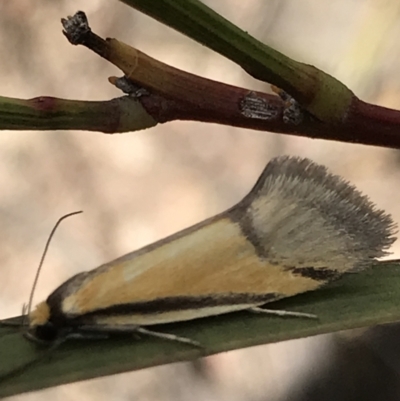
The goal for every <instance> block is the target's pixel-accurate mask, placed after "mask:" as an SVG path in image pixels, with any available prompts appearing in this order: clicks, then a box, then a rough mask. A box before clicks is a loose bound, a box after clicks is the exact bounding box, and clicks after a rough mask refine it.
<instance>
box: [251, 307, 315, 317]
mask: <svg viewBox="0 0 400 401" xmlns="http://www.w3.org/2000/svg"><path fill="white" fill-rule="evenodd" d="M246 310H247V311H249V312H251V313H258V314H268V315H275V316H281V317H286V316H291V317H301V318H307V319H318V316H317V315H313V314H312V313H304V312H291V311H286V310H277V309H264V308H260V307H259V306H253V307H252V308H249V309H246Z"/></svg>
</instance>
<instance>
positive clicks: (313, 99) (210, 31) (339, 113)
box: [121, 0, 354, 123]
mask: <svg viewBox="0 0 400 401" xmlns="http://www.w3.org/2000/svg"><path fill="white" fill-rule="evenodd" d="M121 1H122V2H124V3H126V4H127V5H129V6H131V7H133V8H135V9H137V10H139V11H141V12H143V13H145V14H147V15H149V16H151V17H152V18H154V19H156V20H158V21H160V22H162V23H163V24H166V25H168V26H170V27H172V28H174V29H176V30H178V31H179V32H181V33H183V34H185V35H186V36H188V37H190V38H192V39H194V40H196V41H198V42H200V43H202V44H204V45H205V46H207V47H209V48H210V49H212V50H214V51H216V52H218V53H219V54H221V55H223V56H225V57H227V58H228V59H230V60H232V61H233V62H235V63H237V64H238V65H240V66H241V67H242V68H243V69H244V70H245V71H247V72H248V73H249V74H250V75H252V76H253V77H254V78H256V79H259V80H262V81H265V82H268V83H271V84H274V85H276V86H278V87H279V88H281V89H283V90H285V91H286V92H287V93H289V94H290V95H291V96H293V97H294V98H295V99H296V100H297V101H298V102H299V103H300V104H301V105H302V106H303V107H304V108H305V109H307V110H308V111H309V112H310V113H311V114H313V115H314V116H315V117H317V118H318V119H320V120H321V121H324V122H329V123H340V122H341V121H342V120H343V118H344V116H345V114H346V111H347V110H348V108H349V106H350V104H351V101H352V98H353V97H354V95H353V93H352V92H351V91H350V90H349V89H348V88H347V87H346V86H345V85H343V84H342V83H341V82H339V81H338V80H336V79H335V78H333V77H332V76H330V75H328V74H326V73H324V72H322V71H320V70H318V69H317V68H315V67H313V66H311V65H308V64H304V63H300V62H297V61H295V60H293V59H291V58H289V57H287V56H285V55H284V54H282V53H280V52H278V51H276V50H274V49H272V48H271V47H269V46H267V45H265V44H263V43H261V42H260V41H258V40H257V39H255V38H253V37H252V36H250V35H249V34H248V33H246V32H244V31H243V30H241V29H240V28H238V27H237V26H235V25H234V24H232V23H231V22H229V21H228V20H226V19H225V18H223V17H222V16H220V15H219V14H218V13H216V12H215V11H213V10H211V9H210V8H209V7H207V6H206V5H205V4H203V3H202V2H201V1H199V0H156V1H148V0H121Z"/></svg>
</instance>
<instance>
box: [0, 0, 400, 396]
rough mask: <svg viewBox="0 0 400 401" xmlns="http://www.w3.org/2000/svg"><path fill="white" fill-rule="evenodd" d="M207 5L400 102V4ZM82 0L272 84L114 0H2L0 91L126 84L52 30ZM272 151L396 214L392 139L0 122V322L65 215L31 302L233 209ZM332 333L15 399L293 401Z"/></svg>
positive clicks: (136, 40) (97, 24) (126, 31)
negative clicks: (305, 160) (327, 174)
mask: <svg viewBox="0 0 400 401" xmlns="http://www.w3.org/2000/svg"><path fill="white" fill-rule="evenodd" d="M206 3H208V4H209V5H210V6H211V7H213V8H214V9H215V10H217V11H218V12H220V13H221V14H222V15H224V16H225V17H226V18H228V19H230V20H232V21H233V22H234V23H236V24H237V25H239V26H240V27H241V28H242V29H244V30H246V31H248V32H249V33H250V34H252V35H254V36H255V37H257V38H258V39H260V40H262V41H264V42H266V43H268V44H269V45H271V46H273V47H275V48H276V49H278V50H280V51H282V52H284V53H286V54H287V55H288V56H291V57H293V58H295V59H297V60H301V61H304V62H307V63H310V64H314V65H316V66H317V67H319V68H321V69H323V70H324V71H326V72H328V73H330V74H332V75H334V76H335V77H336V78H338V79H339V80H341V81H343V82H344V83H345V84H347V85H348V86H349V87H350V88H351V89H352V90H353V91H354V92H355V93H356V94H357V95H358V96H360V97H361V98H362V99H363V100H366V101H369V102H373V103H377V104H380V105H383V106H387V107H392V108H400V74H399V73H398V71H399V69H400V46H399V45H398V37H399V35H400V2H399V1H398V0H380V1H377V0H364V1H361V0H357V1H356V0H336V1H333V2H323V1H320V0H300V1H299V0H275V1H272V0H271V1H262V0H247V1H242V0H219V1H218V2H213V1H211V0H208V1H206ZM79 9H82V10H83V11H85V12H86V13H87V15H88V17H89V21H90V24H91V26H92V28H93V30H94V31H95V32H96V33H98V34H100V35H101V36H103V37H106V36H110V37H116V38H118V39H120V40H122V41H125V42H126V43H129V44H132V45H133V46H135V47H137V48H139V49H140V50H142V51H144V52H146V53H148V54H149V55H150V56H152V57H155V58H158V59H160V60H162V61H164V62H167V63H170V64H172V65H174V66H176V67H178V68H181V69H185V70H188V71H190V72H193V73H196V74H199V75H202V76H206V77H209V78H212V79H216V80H220V81H223V82H227V83H230V84H235V85H239V86H245V87H249V88H254V89H258V90H268V85H266V84H263V83H260V82H257V81H255V80H253V79H251V78H250V77H248V76H246V74H245V73H244V72H243V71H242V70H241V69H240V68H239V67H237V66H236V65H234V64H233V63H231V62H229V61H227V60H225V59H223V58H222V57H220V56H219V55H217V54H214V53H213V52H211V51H209V50H207V49H206V48H204V47H203V46H200V45H198V44H197V43H194V42H192V41H191V40H189V39H187V38H185V37H183V36H182V35H180V34H178V33H176V32H175V31H172V30H171V29H169V28H167V27H164V26H162V25H161V24H159V23H157V22H155V21H152V20H151V19H150V18H148V17H146V16H143V15H141V14H140V13H138V12H136V11H134V10H132V9H130V8H128V7H127V6H125V5H124V4H121V3H120V2H118V1H117V0H113V1H112V0H108V1H107V0H85V1H83V0H68V1H67V0H58V1H52V0H36V1H31V0H13V1H5V0H3V1H1V2H0V54H1V59H0V83H1V84H0V87H1V89H0V95H1V96H10V97H17V98H32V97H36V96H40V95H51V96H57V97H61V98H68V99H85V100H102V99H110V98H112V97H118V96H120V95H121V94H120V93H119V92H118V91H117V90H116V89H115V88H114V87H112V86H111V85H109V84H108V82H107V77H108V76H110V75H115V74H117V75H118V74H120V73H119V71H117V70H116V69H115V68H114V67H113V66H111V65H109V64H108V63H107V62H105V61H104V60H102V59H100V58H99V57H97V56H96V55H95V54H93V53H91V52H90V51H88V50H87V49H85V48H83V47H74V46H71V45H70V44H69V43H68V42H67V41H66V39H65V38H64V37H63V35H62V34H61V24H60V18H62V17H65V16H66V15H70V14H73V13H75V12H76V11H77V10H79ZM280 154H291V155H299V156H304V157H310V158H311V159H313V160H314V161H316V162H319V163H322V164H325V165H327V166H329V167H330V169H331V170H332V171H333V172H335V173H337V174H340V175H342V176H345V177H346V178H347V179H349V180H350V181H351V182H353V183H354V184H355V185H356V186H357V187H358V188H359V189H361V190H362V191H363V192H365V193H367V194H369V195H370V197H371V198H372V199H373V200H374V201H375V202H376V203H377V204H378V205H379V207H381V208H384V209H386V210H387V211H388V212H390V213H392V215H393V217H394V219H395V220H396V221H397V222H399V221H400V208H399V206H398V202H397V199H399V196H400V186H399V185H398V180H399V176H400V175H399V163H400V157H399V152H398V151H394V150H388V149H380V148H374V147H367V146H361V145H349V144H341V143H335V142H327V141H321V140H311V139H305V138H295V137H292V136H283V135H276V134H270V133H266V132H256V131H250V130H244V129H238V128H230V127H222V126H221V127H220V126H216V125H206V124H199V123H190V122H177V123H173V124H168V125H164V126H158V127H157V128H154V129H151V130H147V131H143V132H135V133H130V134H122V135H105V134H101V133H88V132H61V131H57V132H11V131H10V132H7V131H5V132H2V133H1V135H0V183H1V192H0V225H1V227H2V230H1V231H0V262H1V268H0V269H1V270H0V318H4V317H8V316H12V315H16V314H18V313H20V311H21V306H22V304H23V303H24V302H26V301H27V298H28V294H29V291H30V288H31V285H32V280H33V276H34V274H35V269H36V266H37V263H38V261H39V258H40V254H41V252H42V249H43V246H44V243H45V240H46V238H47V236H48V234H49V232H50V230H51V228H52V226H53V224H54V223H55V221H56V220H57V219H58V218H59V217H60V216H61V215H62V214H64V213H67V212H71V211H74V210H80V209H82V210H84V211H85V213H84V214H83V215H81V216H77V217H74V218H71V219H70V220H68V221H67V222H65V223H63V225H62V227H61V228H60V230H59V231H58V233H57V235H56V237H55V239H54V241H53V243H52V246H51V249H50V252H49V255H48V256H47V260H46V262H45V266H44V269H43V274H42V276H41V278H40V282H39V287H38V290H37V292H36V296H35V300H36V301H40V300H42V299H43V298H45V297H46V296H47V295H48V294H49V293H50V292H51V291H52V290H53V289H54V288H55V287H56V286H58V285H59V284H60V283H62V282H63V281H64V280H66V279H67V278H69V277H70V276H72V275H73V274H75V273H77V272H80V271H83V270H89V269H92V268H94V267H96V266H98V265H99V264H101V263H104V262H107V261H109V260H111V259H113V258H115V257H118V256H121V255H122V254H124V253H127V252H130V251H132V250H134V249H137V248H139V247H141V246H143V245H145V244H148V243H150V242H153V241H155V240H157V239H159V238H162V237H164V236H166V235H169V234H172V233H174V232H176V231H177V230H180V229H182V228H185V227H187V226H189V225H191V224H193V223H196V222H198V221H200V220H202V219H204V218H206V217H209V216H211V215H213V214H216V213H219V212H221V211H223V210H224V209H226V208H228V207H230V206H232V205H233V204H234V203H236V202H237V201H239V200H240V199H241V198H242V197H243V196H244V195H245V194H246V193H247V192H248V191H249V190H250V188H251V187H252V185H253V184H254V183H255V180H256V179H257V178H258V176H259V174H260V173H261V171H262V169H263V168H264V166H265V164H266V163H267V162H268V160H269V159H270V158H272V157H274V156H277V155H280ZM394 251H395V253H398V251H399V247H398V245H397V246H395V247H394ZM395 256H397V257H398V255H395ZM336 342H337V340H335V342H332V341H331V337H329V336H325V337H319V338H316V339H307V340H302V341H293V342H286V343H281V344H276V345H271V346H262V347H256V348H252V349H248V350H240V351H236V352H230V353H226V354H221V355H218V356H215V357H212V358H208V359H206V360H203V361H201V362H199V363H195V364H177V365H174V366H166V367H160V368H156V369H148V370H145V371H141V372H136V373H128V374H123V375H118V376H114V377H109V378H104V379H99V380H93V381H90V382H85V383H79V384H74V385H68V386H62V387H59V388H56V389H51V390H46V391H44V392H40V393H35V394H31V395H23V396H20V397H17V398H15V399H21V400H36V399H41V400H42V399H49V400H50V399H60V400H61V399H62V400H76V399H84V400H91V399H93V400H96V401H101V400H108V399H120V400H130V399H132V400H140V401H141V400H161V401H163V400H165V401H167V400H216V401H219V400H221V401H224V400H230V401H235V400H264V399H265V400H286V399H293V400H294V399H296V398H293V388H301V386H302V384H301V383H303V382H302V380H303V379H304V378H305V377H307V376H308V375H309V374H310V373H311V374H312V375H314V374H316V373H318V372H319V371H320V370H321V365H320V363H321V362H322V363H323V364H327V363H328V362H327V361H330V360H331V357H332V352H333V349H334V348H335V347H336V345H332V344H336ZM0 357H1V356H0ZM293 386H297V387H293ZM297 394H298V393H297ZM42 397H43V398H42ZM44 397H46V398H44Z"/></svg>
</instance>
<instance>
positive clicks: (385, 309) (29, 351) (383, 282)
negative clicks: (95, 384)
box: [0, 261, 400, 397]
mask: <svg viewBox="0 0 400 401" xmlns="http://www.w3.org/2000/svg"><path fill="white" fill-rule="evenodd" d="M399 304H400V262H399V261H392V262H390V263H389V262H381V263H378V265H377V266H376V267H375V268H373V269H371V270H368V271H366V272H362V273H357V274H349V275H347V276H346V277H344V278H342V279H341V280H339V281H337V282H335V283H333V284H331V285H329V286H326V287H325V288H323V289H321V290H318V291H314V292H310V293H307V294H304V295H299V296H296V297H292V298H289V299H286V300H283V301H280V302H276V303H273V304H271V305H270V307H271V308H272V307H273V308H274V309H281V310H290V311H299V312H308V313H313V314H316V315H317V316H318V317H319V320H316V321H314V320H312V319H301V318H278V317H273V316H260V315H252V314H250V313H246V312H243V313H232V314H227V315H223V316H217V317H214V318H207V319H199V320H195V321H192V322H186V323H180V324H173V325H163V326H158V327H157V329H158V330H159V331H164V332H166V333H173V334H178V335H180V336H184V337H188V338H191V339H194V340H197V341H199V342H200V343H201V344H202V345H203V346H204V351H200V350H198V349H195V348H192V347H190V346H186V345H184V344H180V343H175V342H169V341H164V340H158V339H150V338H142V339H136V338H133V337H131V336H122V337H120V338H113V339H108V340H97V341H88V340H85V341H84V340H82V341H69V342H68V343H65V344H63V345H61V346H60V347H59V348H58V349H57V350H55V351H54V352H52V353H51V355H50V356H47V357H46V358H44V359H42V360H40V361H39V362H38V363H37V364H35V365H34V366H31V367H29V368H27V369H26V370H25V371H24V372H23V373H21V374H19V375H16V376H14V377H11V378H7V379H4V378H3V379H1V376H2V375H3V376H4V375H6V374H7V373H8V372H10V371H11V370H13V369H16V368H17V367H19V366H21V365H24V364H26V363H27V362H29V361H31V360H32V359H34V358H37V357H38V356H40V355H42V353H43V352H44V350H45V349H43V348H42V347H40V346H38V345H37V344H32V343H30V342H29V341H28V340H26V339H25V338H24V337H23V336H22V334H21V329H20V328H16V327H5V326H0V397H1V396H3V397H4V396H10V395H15V394H19V393H23V392H27V391H33V390H39V389H43V388H46V387H52V386H57V385H60V384H64V383H71V382H75V381H79V380H85V379H90V378H94V377H100V376H105V375H112V374H115V373H120V372H126V371H130V370H137V369H142V368H145V367H150V366H157V365H162V364H167V363H172V362H178V361H186V360H192V359H195V358H198V357H201V356H206V355H212V354H215V353H218V352H223V351H228V350H233V349H238V348H243V347H249V346H252V345H258V344H267V343H272V342H278V341H283V340H288V339H294V338H300V337H307V336H312V335H317V334H323V333H330V332H334V331H338V330H345V329H351V328H359V327H365V326H373V325H377V324H382V323H389V322H394V321H397V320H400V310H399V308H398V305H399Z"/></svg>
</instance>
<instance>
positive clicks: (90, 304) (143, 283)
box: [62, 216, 321, 314]
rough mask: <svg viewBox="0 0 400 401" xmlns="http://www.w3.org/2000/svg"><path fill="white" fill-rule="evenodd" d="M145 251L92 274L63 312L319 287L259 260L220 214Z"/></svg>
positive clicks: (287, 293)
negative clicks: (159, 300)
mask: <svg viewBox="0 0 400 401" xmlns="http://www.w3.org/2000/svg"><path fill="white" fill-rule="evenodd" d="M144 250H145V249H144ZM144 250H142V251H141V252H140V253H139V254H138V255H135V254H134V255H133V257H132V259H130V260H124V261H122V262H118V263H120V264H119V265H115V266H112V268H110V269H107V270H106V271H104V272H103V273H99V274H97V275H96V274H95V275H94V277H93V278H92V279H91V280H88V281H87V282H86V283H84V284H83V285H82V286H81V288H77V289H76V291H74V293H73V294H72V295H70V296H68V297H66V299H64V301H63V304H62V310H63V312H64V313H66V314H84V313H88V312H91V311H94V310H98V309H103V308H107V307H109V306H112V305H118V304H128V303H135V302H140V301H151V300H154V299H162V298H167V297H176V296H202V295H209V294H213V295H218V294H232V293H241V294H243V293H250V294H268V293H279V294H282V295H283V296H290V295H294V294H297V293H300V292H304V291H308V290H312V289H315V288H317V287H318V286H319V285H321V282H318V281H315V280H313V279H311V278H309V277H300V276H298V275H296V276H294V275H293V274H292V273H291V272H290V271H288V270H287V269H284V268H283V266H279V265H271V264H269V263H268V262H267V261H265V260H263V259H261V258H259V257H258V256H257V254H256V252H255V249H254V246H253V245H252V243H251V242H250V241H248V240H247V239H246V237H245V236H244V235H243V233H242V231H241V228H240V226H239V224H238V223H235V222H233V221H232V220H231V219H229V218H228V217H224V216H222V217H220V218H219V219H218V220H215V221H213V222H212V223H210V224H207V225H204V226H203V227H201V228H199V229H198V230H196V231H194V232H192V233H191V234H190V235H188V236H182V237H178V238H175V239H173V238H172V239H171V241H168V242H167V243H163V244H161V245H160V246H159V247H158V248H156V249H154V248H153V249H152V250H151V252H143V251H144ZM95 272H96V271H94V273H95Z"/></svg>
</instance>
